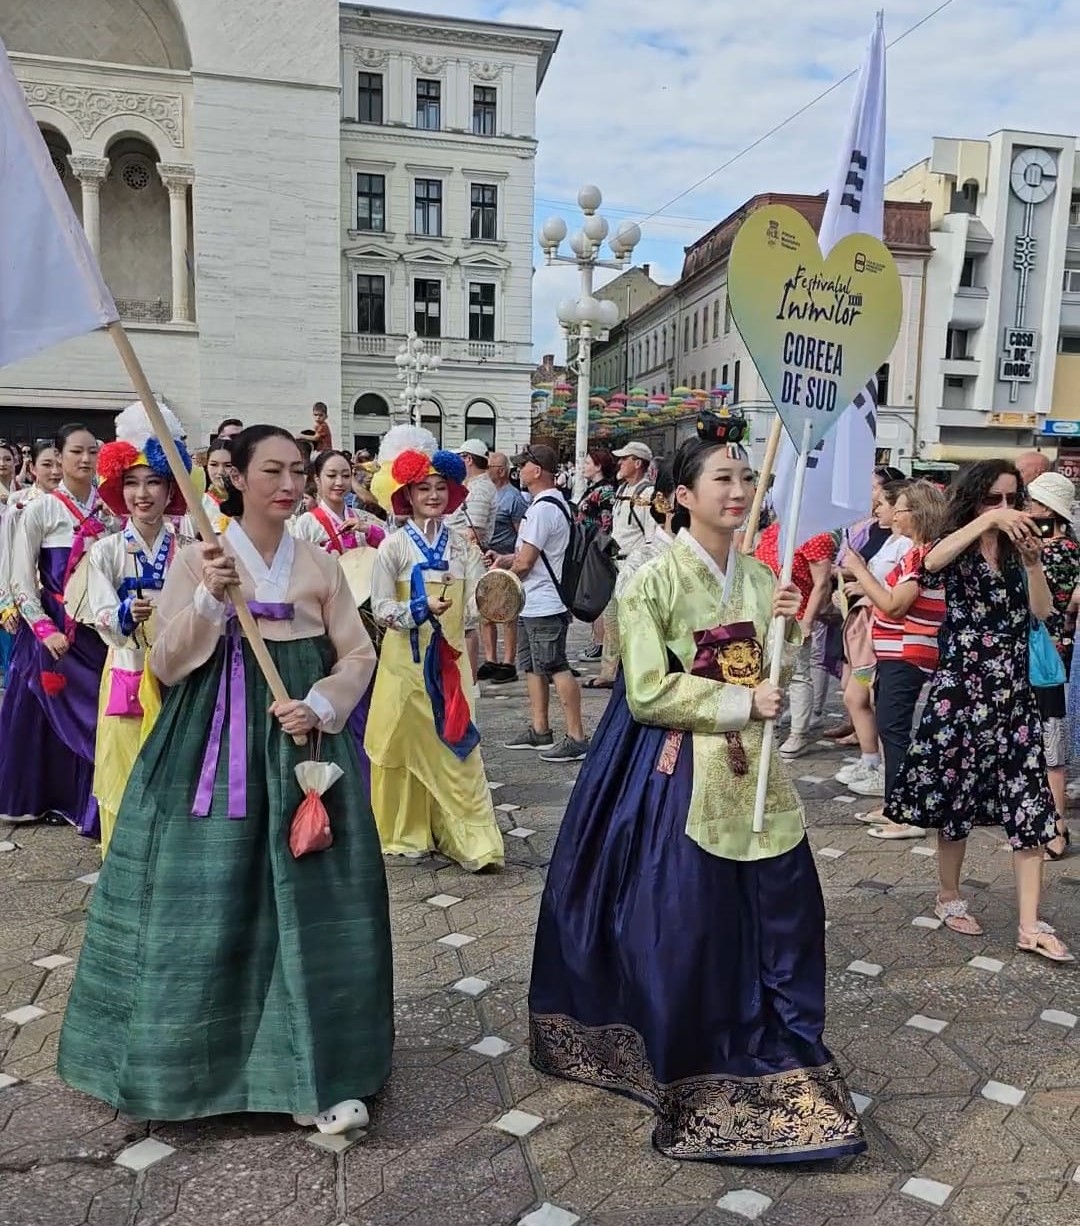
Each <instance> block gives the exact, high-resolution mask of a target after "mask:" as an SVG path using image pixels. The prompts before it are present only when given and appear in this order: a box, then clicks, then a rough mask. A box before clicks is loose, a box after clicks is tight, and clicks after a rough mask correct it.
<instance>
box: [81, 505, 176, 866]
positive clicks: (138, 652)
mask: <svg viewBox="0 0 1080 1226" xmlns="http://www.w3.org/2000/svg"><path fill="white" fill-rule="evenodd" d="M187 543H188V542H187V540H186V538H182V537H177V536H176V535H175V533H173V532H172V531H170V528H169V526H168V525H166V526H165V527H163V528H162V530H161V531H160V532H159V533H158V536H157V539H156V540H155V541H154V542H153V544H151V545H149V546H148V545H147V543H146V542H145V541H144V540H143V538H142V537H141V536H139V534H138V533H137V532H136V531H135V530H134V529H133V528H132V527H131V526H130V525H128V526H127V527H126V528H125V529H124V531H123V532H119V533H116V534H114V535H113V536H109V537H106V538H105V539H104V540H100V541H98V542H97V543H96V544H95V545H94V546H93V547H92V548H91V549H90V551H89V553H88V555H87V560H86V566H87V576H86V602H87V604H88V606H89V616H88V618H87V619H86V620H88V621H90V622H91V624H92V625H93V626H94V628H95V629H96V630H97V632H98V634H99V635H100V636H101V638H102V639H103V640H104V641H105V644H106V646H107V647H108V649H109V653H108V656H107V657H106V660H105V671H104V672H103V673H102V677H101V691H100V696H99V699H98V725H97V745H96V753H95V758H94V783H93V791H94V796H95V798H96V799H97V802H98V811H99V814H100V817H101V855H102V858H104V856H105V853H106V852H107V851H108V848H109V840H110V839H111V838H112V833H113V829H114V828H115V826H116V815H117V813H118V812H119V811H120V801H121V800H122V799H123V797H124V789H125V788H126V787H127V782H128V778H129V776H130V775H131V769H132V767H133V766H134V765H135V759H136V758H137V757H138V754H139V750H140V749H141V748H142V746H143V743H144V742H145V741H146V739H147V737H148V736H149V735H150V733H151V731H152V730H153V727H154V723H155V722H156V720H157V717H158V715H159V713H160V711H161V689H160V686H159V685H158V682H157V679H156V678H155V677H154V675H153V673H151V672H150V670H149V669H148V668H145V667H144V663H145V656H146V651H147V649H148V648H149V647H150V645H151V643H152V642H153V636H154V622H155V618H154V617H153V616H152V617H151V618H150V620H149V621H147V622H144V623H143V624H142V625H141V626H136V625H135V623H134V621H133V620H132V618H131V604H132V601H133V600H135V599H136V598H137V596H138V595H139V594H140V593H141V594H142V595H143V596H144V597H145V598H146V599H148V600H151V601H156V600H157V597H158V595H159V594H160V592H161V589H162V587H163V586H164V584H165V576H166V575H167V574H168V571H169V567H170V565H171V564H172V560H173V558H174V557H175V555H176V551H177V548H178V547H179V546H180V545H182V544H187Z"/></svg>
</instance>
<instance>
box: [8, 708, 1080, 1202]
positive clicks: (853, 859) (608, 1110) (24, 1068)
mask: <svg viewBox="0 0 1080 1226" xmlns="http://www.w3.org/2000/svg"><path fill="white" fill-rule="evenodd" d="M603 702H604V696H603V695H589V696H587V697H586V715H587V722H588V723H589V724H591V725H595V723H596V721H597V719H598V718H599V715H600V712H601V710H602V707H603ZM524 709H525V700H524V694H523V687H522V686H520V685H516V686H510V687H504V688H503V689H502V690H499V689H495V690H490V689H489V690H488V691H487V692H486V693H485V696H484V698H483V702H482V704H481V710H480V723H481V725H482V730H483V733H484V756H485V761H486V764H487V771H488V777H489V779H490V780H491V781H492V787H493V788H494V789H495V791H494V799H495V803H496V805H498V806H500V812H499V817H500V820H501V823H502V826H503V829H504V830H505V831H506V832H507V834H508V836H509V837H507V840H506V842H507V862H508V863H507V871H506V872H505V873H504V874H502V875H501V876H491V877H470V876H468V875H467V874H465V873H463V872H461V871H460V870H458V869H457V868H456V867H454V866H451V865H447V864H445V863H441V862H433V863H430V864H427V865H426V866H424V867H418V868H405V867H393V868H391V869H390V870H389V876H390V883H391V893H392V901H393V913H394V938H395V954H396V964H397V1022H398V1044H397V1051H396V1059H395V1067H394V1073H393V1077H392V1078H391V1081H390V1084H389V1086H388V1087H387V1089H386V1091H385V1092H384V1094H383V1095H382V1097H381V1099H380V1100H379V1101H378V1103H377V1104H376V1105H375V1108H374V1111H373V1119H372V1127H371V1129H370V1131H369V1133H368V1134H367V1135H366V1136H362V1137H358V1138H347V1139H342V1144H340V1145H339V1144H336V1143H335V1144H331V1143H330V1142H337V1141H338V1140H339V1139H338V1138H318V1137H317V1136H315V1137H313V1136H312V1135H311V1134H309V1133H308V1132H305V1131H303V1130H301V1129H299V1128H297V1127H295V1126H294V1125H293V1124H292V1122H291V1121H290V1120H287V1119H285V1118H282V1117H253V1116H248V1117H233V1118H226V1119H217V1120H212V1121H205V1122H197V1123H189V1124H149V1125H148V1124H146V1123H143V1122H137V1121H133V1120H130V1119H126V1118H123V1117H118V1116H117V1114H116V1112H115V1111H112V1110H110V1109H109V1108H107V1107H105V1106H103V1105H101V1104H99V1103H97V1102H94V1101H93V1100H91V1099H88V1098H84V1097H83V1096H81V1095H79V1094H77V1093H74V1092H73V1091H71V1090H69V1089H67V1088H66V1087H65V1086H64V1085H63V1084H62V1083H61V1082H60V1081H59V1080H58V1079H57V1077H56V1075H55V1072H54V1063H55V1057H56V1042H57V1033H58V1031H59V1028H60V1022H61V1016H62V1012H63V1008H64V1001H65V998H66V994H67V990H68V986H69V984H70V982H71V978H72V972H73V970H74V959H76V958H77V957H78V952H79V945H80V941H81V939H82V931H83V922H84V915H85V908H86V906H87V903H88V900H89V897H90V893H91V891H92V889H93V880H94V877H93V874H94V872H95V869H96V867H97V865H96V862H95V861H96V857H95V850H94V849H93V848H92V847H90V846H89V845H87V844H86V843H84V842H81V841H80V840H79V839H77V838H76V837H75V836H74V834H73V833H72V832H70V831H68V830H58V829H50V828H29V829H28V828H22V829H14V828H11V827H4V826H0V1015H2V1016H0V1226H80V1224H82V1223H89V1224H92V1226H159V1224H160V1226H226V1224H228V1226H233V1224H243V1226H338V1224H347V1226H516V1224H517V1223H522V1226H571V1224H572V1223H575V1222H581V1223H585V1224H587V1226H689V1224H690V1223H693V1224H694V1226H738V1224H739V1223H745V1222H746V1221H747V1220H754V1219H755V1218H756V1219H757V1220H759V1221H762V1222H763V1223H765V1224H766V1226H839V1224H841V1223H842V1224H843V1226H870V1224H871V1223H872V1224H873V1226H931V1224H933V1226H945V1224H950V1226H988V1224H996V1223H1007V1224H1008V1226H1076V1224H1077V1223H1080V1029H1078V1028H1077V1024H1076V1023H1077V1019H1076V1016H1074V1015H1075V1014H1077V1013H1080V969H1077V968H1076V967H1055V966H1052V965H1050V964H1049V963H1046V962H1044V961H1042V960H1039V959H1036V958H1032V957H1030V956H1026V955H1023V954H1020V953H1018V952H1016V951H1015V949H1014V927H1013V899H1012V882H1011V871H1010V864H1009V856H1008V854H1007V852H1006V850H1005V848H1004V845H1003V842H1002V840H1001V838H1000V837H998V836H996V835H995V834H993V833H989V832H979V833H976V835H975V836H974V837H973V838H972V840H971V848H970V852H969V856H968V864H967V871H968V880H967V883H966V885H967V889H968V890H969V891H970V893H971V896H972V898H973V900H974V903H973V908H974V911H975V914H977V915H978V917H979V919H980V920H981V921H982V923H983V925H984V927H985V928H986V935H985V936H984V937H978V938H964V937H960V936H957V935H955V934H953V933H951V932H949V931H948V930H947V929H944V928H941V927H940V926H938V925H937V921H935V920H933V919H932V918H931V910H930V908H931V907H932V899H933V886H934V880H935V873H934V863H933V852H932V845H931V844H930V843H929V842H927V841H924V840H917V841H903V842H895V843H880V842H877V841H875V840H872V839H870V838H868V837H867V836H866V833H865V828H864V827H862V826H861V825H860V824H859V823H858V822H857V821H856V820H855V817H854V814H855V813H856V812H858V811H860V810H865V809H868V808H870V807H871V802H869V801H852V800H850V798H849V797H848V796H847V794H845V793H844V790H843V789H842V788H841V787H840V786H839V785H838V784H836V783H834V782H833V781H832V774H833V772H834V771H835V770H836V769H837V768H838V766H839V764H840V755H839V754H838V753H837V752H835V751H830V750H827V749H825V748H824V747H823V746H824V743H823V744H822V745H819V746H817V747H816V748H815V750H814V751H813V752H812V753H811V754H809V755H808V756H807V757H805V758H803V759H801V760H800V761H799V762H798V763H797V764H796V769H795V772H794V773H795V774H796V775H797V776H800V777H801V778H800V782H799V787H800V789H801V790H802V792H803V795H804V797H805V798H806V801H807V807H808V812H809V816H810V839H811V843H812V844H813V846H814V848H815V851H816V853H817V858H818V866H819V870H820V872H821V876H822V880H823V883H824V887H825V893H826V898H827V902H828V911H829V917H830V918H829V931H828V945H829V1026H828V1039H829V1041H830V1043H831V1045H832V1048H833V1051H834V1052H835V1053H836V1055H837V1057H838V1059H839V1060H840V1062H841V1064H842V1065H843V1067H844V1069H845V1072H846V1073H847V1076H848V1078H849V1084H850V1086H851V1088H852V1090H853V1091H856V1092H857V1093H858V1094H859V1095H860V1098H859V1100H858V1101H859V1105H860V1109H861V1110H862V1113H863V1117H864V1120H865V1122H866V1127H867V1131H868V1134H869V1137H870V1151H869V1153H868V1154H867V1155H865V1156H862V1157H859V1158H857V1159H851V1160H847V1161H844V1162H840V1163H834V1164H828V1165H822V1166H811V1165H807V1166H805V1167H796V1168H790V1167H789V1168H773V1169H767V1168H766V1169H761V1168H757V1169H739V1168H732V1167H727V1168H725V1167H718V1166H711V1165H705V1164H680V1163H676V1162H671V1161H668V1160H667V1159H665V1158H662V1157H660V1156H659V1155H658V1154H656V1153H655V1152H654V1151H653V1150H652V1149H651V1148H650V1144H649V1136H650V1132H651V1123H650V1115H649V1113H648V1112H647V1111H646V1110H645V1109H643V1108H641V1107H639V1106H637V1105H635V1104H633V1103H630V1102H627V1101H625V1100H623V1099H620V1098H617V1097H614V1096H612V1095H609V1094H604V1093H601V1092H599V1091H594V1090H590V1089H587V1088H584V1087H579V1086H573V1085H570V1084H568V1083H565V1082H559V1081H554V1080H551V1079H549V1078H545V1077H542V1076H541V1075H539V1074H538V1073H536V1072H534V1071H533V1070H532V1069H531V1068H530V1067H529V1062H528V1057H527V1052H526V1046H525V1044H526V1038H527V1014H526V993H527V989H528V976H529V964H530V956H531V944H532V933H533V928H534V923H535V919H536V912H537V908H538V905H539V899H540V893H541V889H542V887H543V881H544V871H545V865H546V864H547V861H548V858H549V856H550V854H551V849H552V845H553V842H554V839H555V836H556V833H557V830H558V826H559V820H560V817H561V814H562V811H563V807H564V805H565V802H566V799H567V797H568V795H569V792H570V789H571V787H572V785H573V779H574V776H575V774H576V768H574V767H569V768H568V767H557V766H553V765H548V764H545V763H542V762H540V761H539V760H538V759H537V758H536V756H535V755H532V754H529V753H513V752H509V751H506V750H502V749H500V748H498V746H499V744H500V742H501V741H502V740H503V739H505V736H506V734H507V733H509V732H510V731H511V730H512V729H513V728H514V727H515V726H519V725H520V724H521V723H522V721H523V718H524ZM556 726H557V727H558V716H557V713H556ZM1047 878H1048V888H1047V894H1046V908H1045V910H1046V918H1047V919H1049V920H1050V921H1051V922H1052V923H1055V924H1056V925H1057V926H1058V927H1059V928H1060V930H1061V931H1062V932H1063V933H1064V934H1066V935H1070V936H1071V937H1072V939H1073V940H1074V942H1075V943H1077V944H1080V857H1077V858H1074V859H1071V860H1066V861H1064V862H1063V863H1062V864H1059V865H1050V866H1048V867H1047ZM343 956H347V951H343ZM348 1041H349V1038H348V1035H342V1042H348Z"/></svg>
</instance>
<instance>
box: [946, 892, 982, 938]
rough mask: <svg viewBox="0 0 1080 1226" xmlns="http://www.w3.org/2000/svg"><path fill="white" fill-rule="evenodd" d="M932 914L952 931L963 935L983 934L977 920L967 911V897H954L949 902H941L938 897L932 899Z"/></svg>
mask: <svg viewBox="0 0 1080 1226" xmlns="http://www.w3.org/2000/svg"><path fill="white" fill-rule="evenodd" d="M934 914H935V915H936V916H937V917H938V919H939V920H941V922H942V923H943V924H944V925H945V927H946V928H951V929H952V931H953V932H959V933H960V935H961V936H965V937H981V936H982V934H983V930H982V927H981V926H980V924H979V921H978V920H977V919H976V918H975V917H974V916H973V915H971V914H970V913H969V912H968V905H967V899H964V898H954V899H952V900H951V901H950V902H942V901H941V898H940V897H938V898H936V899H935V900H934Z"/></svg>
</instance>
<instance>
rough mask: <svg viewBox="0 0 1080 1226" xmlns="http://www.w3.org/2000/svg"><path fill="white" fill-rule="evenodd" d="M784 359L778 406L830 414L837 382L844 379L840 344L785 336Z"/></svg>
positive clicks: (789, 334) (834, 402) (799, 336)
mask: <svg viewBox="0 0 1080 1226" xmlns="http://www.w3.org/2000/svg"><path fill="white" fill-rule="evenodd" d="M783 359H784V367H785V369H784V379H783V386H782V388H781V391H780V400H781V402H782V403H783V404H790V405H793V406H795V407H797V408H805V409H820V410H822V411H824V412H826V413H831V412H833V410H834V409H835V408H836V397H837V386H838V380H839V379H842V378H843V375H844V346H843V345H842V344H840V342H839V341H823V340H819V339H818V338H817V337H814V336H803V335H802V334H801V333H798V332H788V333H787V334H786V335H785V336H784V351H783ZM792 367H794V368H795V369H791V368H792ZM822 376H825V377H822Z"/></svg>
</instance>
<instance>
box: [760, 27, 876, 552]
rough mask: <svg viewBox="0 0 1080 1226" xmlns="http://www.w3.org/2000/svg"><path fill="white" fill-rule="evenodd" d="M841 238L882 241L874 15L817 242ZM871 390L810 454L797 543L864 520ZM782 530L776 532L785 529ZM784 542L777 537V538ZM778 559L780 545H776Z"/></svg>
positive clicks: (786, 476) (790, 469) (782, 463)
mask: <svg viewBox="0 0 1080 1226" xmlns="http://www.w3.org/2000/svg"><path fill="white" fill-rule="evenodd" d="M848 234H869V235H872V236H873V237H874V238H881V239H883V238H884V237H885V27H884V16H883V14H882V13H878V15H877V22H876V25H875V27H874V32H873V34H872V35H871V37H870V48H869V50H868V52H867V55H866V60H865V62H864V63H863V66H862V71H861V72H860V74H859V84H858V87H857V89H856V91H855V101H854V104H853V105H852V108H851V118H850V119H849V121H848V126H847V129H846V131H845V133H844V143H843V147H842V148H841V151H840V158H839V161H838V164H837V167H836V175H835V177H834V178H833V181H832V186H831V187H830V189H829V198H828V201H827V203H826V205H825V215H824V217H823V218H822V221H821V230H820V232H819V234H818V242H819V244H820V246H821V251H822V254H823V255H825V256H828V254H829V252H830V251H831V250H832V249H833V247H835V246H836V244H837V243H838V242H839V241H840V240H841V239H842V238H844V237H846V236H847V235H848ZM876 398H877V385H876V382H875V381H872V382H871V383H870V384H868V385H867V387H866V388H865V389H864V390H863V391H862V392H861V393H860V394H859V396H857V397H856V399H855V403H854V404H852V405H851V406H850V407H849V408H848V409H846V410H845V411H844V414H843V416H842V417H841V418H840V420H839V421H838V422H837V423H836V425H835V426H834V427H833V429H832V430H831V431H830V432H829V433H828V434H827V435H826V436H825V438H824V440H823V441H822V442H821V443H820V444H819V445H818V447H816V448H815V449H814V451H812V452H811V453H810V459H809V462H808V464H807V468H806V486H805V488H804V491H803V501H802V509H801V511H800V514H799V528H798V543H799V544H802V542H803V541H807V540H809V539H810V537H812V536H817V535H818V533H820V532H829V531H832V530H833V529H834V528H843V527H846V526H847V525H848V524H851V523H853V522H854V521H855V520H857V519H860V518H862V517H864V516H866V515H868V514H869V511H870V496H871V480H872V476H873V468H874V453H875V447H876V442H877V405H876V403H875V402H876ZM796 458H797V453H796V450H795V447H794V445H793V444H792V442H791V440H790V439H789V438H788V437H787V434H786V433H785V435H784V438H783V442H782V444H781V448H780V457H779V460H778V461H777V465H776V483H775V486H774V489H773V497H772V504H773V507H774V508H776V509H777V511H778V512H779V513H780V514H781V515H783V513H784V508H786V507H787V506H788V504H789V502H790V496H791V487H792V483H793V481H794V477H795V460H796ZM786 528H787V525H786V523H784V524H782V529H783V530H786ZM782 535H783V533H782ZM780 547H781V554H782V552H783V543H782V541H781V546H780Z"/></svg>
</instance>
